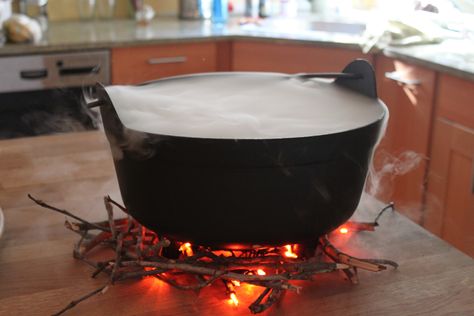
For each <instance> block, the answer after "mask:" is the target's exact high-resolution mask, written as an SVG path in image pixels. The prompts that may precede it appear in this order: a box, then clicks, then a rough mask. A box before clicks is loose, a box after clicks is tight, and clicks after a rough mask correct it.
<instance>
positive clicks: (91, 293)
mask: <svg viewBox="0 0 474 316" xmlns="http://www.w3.org/2000/svg"><path fill="white" fill-rule="evenodd" d="M106 287H107V284H106V285H103V286H101V287H100V288H98V289H95V290H94V291H92V292H90V293H88V294H86V295H84V296H82V297H80V298H78V299H77V300H74V301H71V303H69V304H68V305H67V306H66V307H64V308H63V309H62V310H60V311H59V312H57V313H54V314H53V315H52V316H59V315H62V314H64V312H66V311H68V310H70V309H71V308H73V307H74V306H76V305H77V304H79V303H80V302H82V301H84V300H86V299H88V298H89V297H92V296H94V295H96V294H99V293H101V292H102V291H103V290H104V289H105V288H106Z"/></svg>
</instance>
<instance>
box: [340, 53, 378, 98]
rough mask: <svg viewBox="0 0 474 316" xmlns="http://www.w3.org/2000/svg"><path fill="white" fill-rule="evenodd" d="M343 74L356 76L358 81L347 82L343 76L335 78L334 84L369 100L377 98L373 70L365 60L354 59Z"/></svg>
mask: <svg viewBox="0 0 474 316" xmlns="http://www.w3.org/2000/svg"><path fill="white" fill-rule="evenodd" d="M342 72H343V73H345V74H352V75H353V74H357V75H358V78H357V79H358V80H348V78H345V77H343V76H341V77H338V78H336V80H334V83H335V84H337V85H340V86H343V87H345V88H348V89H350V90H353V91H355V92H358V93H361V94H363V95H365V96H368V97H370V98H374V99H376V98H377V84H376V81H375V72H374V68H372V66H371V65H370V63H369V62H368V61H367V60H365V59H356V60H354V61H352V62H351V63H349V64H348V65H347V66H346V67H345V68H344V70H343V71H342Z"/></svg>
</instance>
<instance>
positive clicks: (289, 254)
mask: <svg viewBox="0 0 474 316" xmlns="http://www.w3.org/2000/svg"><path fill="white" fill-rule="evenodd" d="M285 249H286V251H285V253H284V254H285V257H287V258H298V255H297V254H296V253H294V252H293V249H292V247H291V245H285Z"/></svg>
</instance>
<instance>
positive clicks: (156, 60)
mask: <svg viewBox="0 0 474 316" xmlns="http://www.w3.org/2000/svg"><path fill="white" fill-rule="evenodd" d="M187 60H188V59H187V58H186V57H185V56H176V57H161V58H150V59H148V64H149V65H160V64H176V63H184V62H186V61H187Z"/></svg>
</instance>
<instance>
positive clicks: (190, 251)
mask: <svg viewBox="0 0 474 316" xmlns="http://www.w3.org/2000/svg"><path fill="white" fill-rule="evenodd" d="M179 251H181V252H182V253H183V254H185V255H186V256H188V257H191V256H192V255H193V254H194V253H193V249H192V248H191V243H189V242H185V243H184V244H182V245H181V246H180V247H179Z"/></svg>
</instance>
